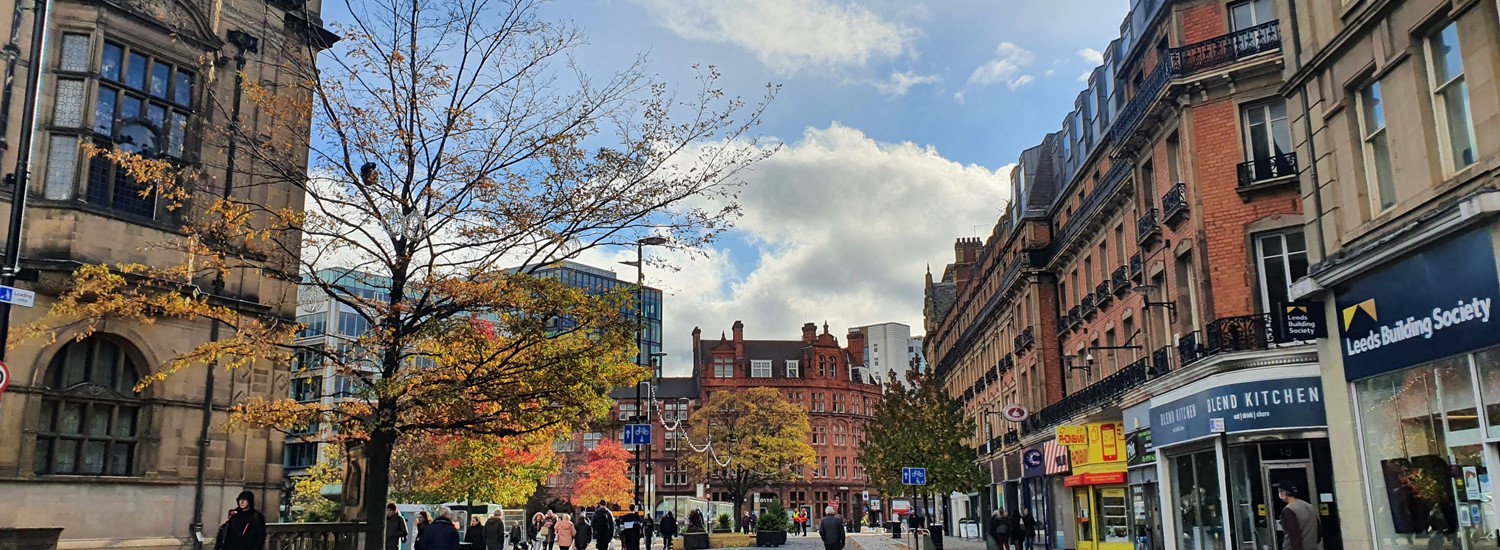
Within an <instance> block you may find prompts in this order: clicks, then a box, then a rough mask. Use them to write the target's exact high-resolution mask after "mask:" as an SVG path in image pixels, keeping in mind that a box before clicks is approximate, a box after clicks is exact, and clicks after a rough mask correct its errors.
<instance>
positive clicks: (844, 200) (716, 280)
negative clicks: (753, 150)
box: [327, 0, 1129, 375]
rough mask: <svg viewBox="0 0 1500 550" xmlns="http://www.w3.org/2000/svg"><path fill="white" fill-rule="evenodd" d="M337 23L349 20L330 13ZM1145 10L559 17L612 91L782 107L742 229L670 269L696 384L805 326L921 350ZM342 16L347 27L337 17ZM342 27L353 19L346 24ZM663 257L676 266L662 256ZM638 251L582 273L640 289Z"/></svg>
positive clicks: (960, 1)
mask: <svg viewBox="0 0 1500 550" xmlns="http://www.w3.org/2000/svg"><path fill="white" fill-rule="evenodd" d="M330 4H332V5H334V6H336V5H337V4H339V2H331V3H330ZM1128 7H1129V6H1128V2H1127V0H1047V1H1036V0H556V1H553V2H550V3H545V4H543V5H542V7H541V13H542V15H543V16H544V17H547V18H551V19H564V20H570V21H572V22H573V23H574V24H575V25H576V26H577V27H578V28H579V29H580V30H581V31H582V32H583V33H584V34H585V35H586V36H587V43H586V44H585V45H583V46H582V47H580V48H579V49H578V50H576V51H575V52H573V53H574V56H575V58H576V61H577V63H578V64H579V66H580V67H581V68H582V69H583V70H584V71H586V72H588V73H591V74H596V75H605V74H609V73H611V72H613V71H615V70H619V69H621V68H624V67H625V66H626V65H627V64H629V63H630V62H632V61H634V60H635V58H636V57H637V56H638V55H641V54H645V55H646V56H647V57H648V59H649V60H650V66H649V71H650V72H651V73H653V74H655V75H657V77H658V78H659V79H660V80H662V81H665V82H667V83H669V84H672V85H680V86H683V87H689V88H690V87H691V86H692V85H693V83H694V77H695V76H696V74H697V73H696V72H695V69H694V65H713V66H715V67H716V68H717V69H718V71H719V72H721V73H722V75H723V78H722V80H721V84H722V85H723V86H724V88H725V89H726V92H727V93H728V94H730V95H738V96H741V97H743V98H745V99H747V100H751V101H754V100H756V99H759V98H760V97H761V95H762V94H763V93H764V91H765V86H766V85H767V84H774V85H779V86H780V92H779V94H778V95H777V97H776V99H775V100H774V102H773V103H772V104H771V105H770V107H769V109H768V110H767V112H766V114H765V117H764V121H763V124H762V125H761V126H759V127H758V128H757V133H758V134H759V136H760V137H761V138H762V139H763V140H765V141H768V142H773V143H776V142H779V143H781V144H782V148H781V150H780V151H779V152H777V153H776V154H775V155H774V156H773V157H771V158H770V159H768V160H766V161H763V162H761V163H760V164H757V165H756V166H755V168H754V169H753V170H752V171H750V172H749V173H747V174H744V176H743V179H744V181H745V186H744V187H743V188H742V189H741V193H740V196H739V202H740V204H741V206H742V207H743V217H741V218H739V219H738V220H736V221H735V228H734V229H733V230H732V231H730V232H729V233H728V234H726V235H725V236H724V237H723V238H722V239H721V240H720V241H718V242H717V243H715V245H714V246H713V247H712V249H710V250H708V251H707V253H706V254H700V255H683V254H671V253H669V254H671V255H670V256H666V257H663V258H660V260H664V261H665V262H666V263H667V264H669V266H670V268H666V267H662V266H655V265H648V269H647V273H646V279H647V282H648V284H650V285H651V286H655V287H657V288H660V289H661V290H662V291H663V292H664V293H665V297H664V305H663V315H664V328H663V332H664V340H665V342H664V346H663V347H664V349H665V351H666V352H667V354H668V355H667V357H666V358H665V361H664V365H665V367H666V370H667V373H668V374H669V375H683V374H687V372H688V369H689V363H690V360H691V349H690V348H691V333H692V330H693V328H694V327H701V328H702V329H703V335H704V337H705V338H710V339H716V338H718V337H719V335H720V334H721V333H726V332H728V331H729V327H730V326H731V325H732V324H733V323H734V322H735V321H736V320H740V321H743V322H744V323H745V332H746V335H745V336H746V338H749V339H796V338H799V337H800V336H801V326H802V324H803V323H807V322H813V323H817V324H818V325H819V326H821V325H822V324H823V323H824V322H827V323H828V324H829V325H830V328H831V331H832V332H833V333H834V335H836V336H838V337H839V338H840V341H843V337H844V335H845V334H846V333H847V331H848V328H849V327H852V326H861V325H870V324H877V323H883V322H899V323H905V324H907V325H910V326H912V332H913V335H920V334H921V333H922V326H921V325H922V291H923V285H922V283H923V274H924V272H925V269H926V268H927V266H929V265H930V266H931V268H932V270H933V271H934V275H935V276H941V273H942V269H943V266H944V265H945V264H947V263H948V262H951V261H952V259H953V242H954V239H956V238H959V237H975V236H979V237H982V236H986V235H988V234H989V233H990V231H991V229H992V227H993V225H994V223H995V220H996V217H997V215H998V214H999V213H1000V212H1001V211H1002V210H1003V209H1004V208H1005V205H1006V200H1007V195H1008V183H1009V173H1010V170H1011V167H1012V166H1013V163H1014V162H1015V160H1016V159H1017V158H1018V157H1019V155H1020V152H1021V151H1022V150H1024V149H1026V148H1029V147H1032V146H1034V145H1036V144H1037V143H1040V141H1041V139H1042V137H1043V135H1045V134H1046V133H1047V132H1052V131H1056V130H1058V129H1059V128H1060V127H1061V125H1062V119H1063V117H1064V116H1065V115H1066V114H1067V111H1068V110H1070V109H1071V108H1072V106H1073V100H1074V98H1075V97H1077V95H1078V92H1079V91H1081V90H1082V89H1083V87H1084V82H1083V80H1082V78H1081V77H1084V78H1086V75H1087V74H1088V73H1089V72H1090V71H1092V69H1093V68H1094V67H1095V66H1097V65H1098V64H1099V63H1100V61H1101V57H1100V53H1099V52H1100V51H1101V50H1103V49H1104V48H1105V46H1107V45H1108V44H1109V42H1110V41H1111V40H1113V39H1114V38H1116V37H1117V36H1118V34H1119V25H1120V22H1121V20H1122V18H1123V17H1124V15H1125V13H1126V11H1127V10H1128ZM333 9H334V10H336V11H337V10H338V8H336V7H333ZM327 15H329V16H330V19H331V20H332V21H335V22H337V21H338V19H339V15H338V14H337V13H329V14H327ZM658 253H659V254H661V253H663V252H658ZM634 254H635V251H634V250H633V249H631V250H618V251H590V252H589V253H586V254H585V255H584V256H583V257H581V258H579V260H580V261H582V262H584V263H588V264H591V265H595V266H598V267H604V268H607V269H613V270H615V271H616V272H617V274H618V275H619V276H620V277H621V278H624V279H633V278H634V277H635V271H634V268H633V267H628V266H624V265H619V263H618V262H620V261H623V260H628V259H634Z"/></svg>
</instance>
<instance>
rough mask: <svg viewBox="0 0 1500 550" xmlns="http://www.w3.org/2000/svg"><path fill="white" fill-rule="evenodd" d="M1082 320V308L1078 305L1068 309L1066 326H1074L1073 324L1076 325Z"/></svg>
mask: <svg viewBox="0 0 1500 550" xmlns="http://www.w3.org/2000/svg"><path fill="white" fill-rule="evenodd" d="M1082 322H1083V313H1082V308H1080V307H1078V306H1073V309H1070V310H1068V326H1070V327H1071V326H1074V325H1078V324H1080V323H1082Z"/></svg>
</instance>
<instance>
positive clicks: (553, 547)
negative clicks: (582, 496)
mask: <svg viewBox="0 0 1500 550" xmlns="http://www.w3.org/2000/svg"><path fill="white" fill-rule="evenodd" d="M250 507H251V509H253V499H252V501H251V503H250ZM436 515H437V518H436V519H433V518H432V517H431V516H430V515H429V514H428V513H427V512H425V511H422V512H418V513H417V521H416V531H417V532H416V540H415V544H414V548H415V550H459V549H460V548H465V550H469V549H472V550H588V549H589V545H590V544H591V543H592V544H593V545H594V550H611V549H610V543H611V542H612V541H614V540H615V539H619V541H620V550H642V549H641V543H642V542H643V541H645V542H646V543H647V544H646V545H647V548H646V550H650V546H651V544H650V540H651V538H652V536H660V537H661V539H662V541H663V542H662V548H663V550H672V547H673V546H672V539H674V538H676V537H677V534H678V530H679V526H678V525H677V517H676V516H674V515H673V514H672V513H671V512H668V513H666V514H665V515H663V516H662V518H661V521H659V522H653V521H651V518H650V516H648V515H645V514H642V513H641V512H640V511H638V510H637V509H636V508H635V507H634V506H632V507H631V508H630V510H629V511H627V512H625V513H624V514H622V515H621V516H620V517H619V518H616V517H615V515H614V512H612V511H610V509H609V507H608V506H607V505H606V504H605V503H604V502H603V501H600V502H599V506H598V508H596V509H594V510H592V511H583V512H579V513H578V514H577V515H576V516H575V515H574V514H559V513H556V512H553V511H551V510H548V511H546V512H537V513H536V514H534V515H532V517H531V520H530V522H529V523H528V524H527V525H526V526H525V527H523V526H522V525H521V522H519V521H514V522H511V524H510V525H509V526H507V525H505V519H504V518H503V517H502V516H501V513H500V511H499V510H496V511H495V513H494V514H493V515H491V516H490V517H489V518H488V519H484V520H481V519H480V517H479V516H473V517H470V518H469V524H468V527H467V528H466V529H464V530H463V531H462V533H460V530H459V528H458V526H457V525H456V524H455V523H454V522H455V521H456V519H457V516H456V515H455V514H454V512H453V511H452V510H450V509H448V508H447V507H440V508H438V509H437V511H436ZM230 517H231V519H233V518H234V517H236V516H235V515H233V514H232V515H231V516H230ZM261 524H262V525H263V524H264V520H262V521H261ZM225 525H226V526H227V525H229V524H227V523H226V524H225ZM235 525H239V524H238V523H236V524H235ZM507 527H509V528H508V529H507ZM261 529H262V531H264V527H262V528H261ZM409 537H411V533H410V532H409V531H408V530H407V527H406V522H405V521H404V520H403V519H402V518H401V515H400V513H398V512H397V509H396V505H395V504H390V505H387V506H386V525H385V548H386V550H398V549H399V548H400V547H401V544H402V543H404V542H406V541H407V539H408V538H409ZM460 542H462V543H463V544H462V545H461V544H460ZM223 550H261V548H260V547H248V546H247V547H228V546H226V547H224V548H223Z"/></svg>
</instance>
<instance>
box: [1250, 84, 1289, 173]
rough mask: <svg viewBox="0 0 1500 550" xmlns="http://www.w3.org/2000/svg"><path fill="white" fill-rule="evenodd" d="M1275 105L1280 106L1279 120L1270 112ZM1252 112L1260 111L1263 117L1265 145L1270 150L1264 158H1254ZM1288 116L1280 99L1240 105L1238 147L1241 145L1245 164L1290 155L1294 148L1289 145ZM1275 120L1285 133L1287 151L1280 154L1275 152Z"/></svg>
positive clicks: (1283, 102)
mask: <svg viewBox="0 0 1500 550" xmlns="http://www.w3.org/2000/svg"><path fill="white" fill-rule="evenodd" d="M1276 105H1280V106H1281V118H1279V119H1278V118H1276V117H1275V115H1274V113H1273V112H1272V110H1271V109H1272V107H1274V106H1276ZM1252 111H1261V112H1262V113H1263V114H1264V115H1265V138H1266V145H1267V146H1268V147H1269V148H1270V150H1269V151H1267V156H1265V157H1257V156H1255V155H1256V151H1255V143H1254V141H1252V139H1251V138H1252V136H1254V135H1255V129H1254V126H1255V125H1254V124H1253V123H1251V122H1250V113H1251V112H1252ZM1290 116H1291V114H1290V113H1288V112H1287V109H1286V101H1285V100H1284V99H1281V98H1271V99H1267V100H1261V101H1252V102H1247V103H1243V104H1240V125H1241V129H1240V145H1241V147H1243V148H1244V152H1245V153H1244V160H1245V162H1254V161H1257V160H1270V159H1273V158H1276V157H1278V156H1281V155H1284V154H1286V153H1291V152H1293V151H1294V149H1295V146H1294V145H1293V144H1292V143H1291V123H1290ZM1277 120H1280V121H1281V125H1282V127H1283V128H1284V129H1285V130H1286V132H1287V150H1285V151H1281V152H1277V150H1276V121H1277Z"/></svg>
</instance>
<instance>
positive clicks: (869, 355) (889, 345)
mask: <svg viewBox="0 0 1500 550" xmlns="http://www.w3.org/2000/svg"><path fill="white" fill-rule="evenodd" d="M856 330H858V331H860V332H862V333H864V335H865V367H866V368H867V369H868V370H869V372H870V376H872V377H874V379H875V380H876V382H878V383H880V384H884V383H886V382H888V381H891V380H897V379H905V377H906V371H908V370H910V369H911V352H910V348H911V327H910V326H907V325H904V324H901V323H881V324H878V325H867V326H863V327H856ZM921 349H922V346H921V343H920V342H919V343H918V344H917V351H918V354H919V355H920V352H921ZM893 376H894V377H895V378H892V377H893Z"/></svg>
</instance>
